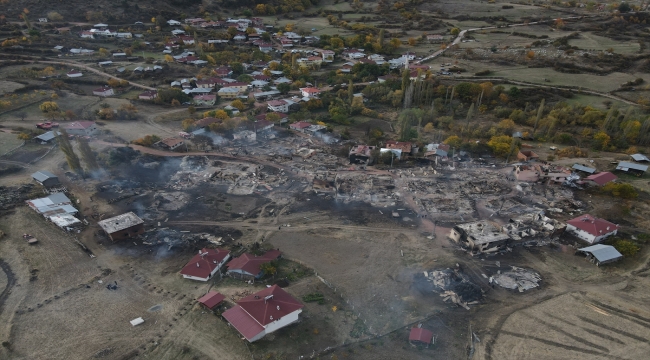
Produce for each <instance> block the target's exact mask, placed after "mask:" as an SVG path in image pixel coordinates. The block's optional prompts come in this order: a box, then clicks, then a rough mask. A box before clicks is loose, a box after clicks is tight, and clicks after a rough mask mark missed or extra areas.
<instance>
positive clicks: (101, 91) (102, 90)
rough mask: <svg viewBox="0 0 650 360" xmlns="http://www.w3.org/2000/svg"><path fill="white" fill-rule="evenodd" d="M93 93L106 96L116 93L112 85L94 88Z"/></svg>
mask: <svg viewBox="0 0 650 360" xmlns="http://www.w3.org/2000/svg"><path fill="white" fill-rule="evenodd" d="M93 95H95V96H104V97H105V96H112V95H115V93H114V92H113V89H111V88H110V87H108V86H102V87H100V88H97V89H95V90H93Z"/></svg>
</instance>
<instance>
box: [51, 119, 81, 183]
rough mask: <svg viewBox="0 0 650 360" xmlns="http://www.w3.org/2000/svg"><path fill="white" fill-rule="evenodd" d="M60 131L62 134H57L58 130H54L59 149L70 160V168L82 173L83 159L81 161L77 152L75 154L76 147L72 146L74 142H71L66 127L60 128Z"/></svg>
mask: <svg viewBox="0 0 650 360" xmlns="http://www.w3.org/2000/svg"><path fill="white" fill-rule="evenodd" d="M59 132H60V133H61V135H57V132H56V131H55V132H54V134H55V135H56V138H57V143H58V144H59V149H61V151H62V152H63V154H64V155H65V159H66V161H67V162H68V166H69V167H70V170H71V171H74V172H76V173H77V174H81V172H82V169H81V161H79V157H78V156H77V154H75V152H74V149H73V148H72V144H70V140H69V138H68V133H67V132H66V131H65V129H60V130H59Z"/></svg>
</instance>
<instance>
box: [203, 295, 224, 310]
mask: <svg viewBox="0 0 650 360" xmlns="http://www.w3.org/2000/svg"><path fill="white" fill-rule="evenodd" d="M225 298H226V297H225V296H223V295H222V294H220V293H218V292H216V291H210V292H208V293H207V294H205V295H203V296H201V297H200V298H199V299H198V300H197V301H198V302H199V303H200V304H202V305H203V306H205V307H206V308H208V310H213V309H214V308H216V307H217V306H219V304H221V302H222V301H223V300H224V299H225Z"/></svg>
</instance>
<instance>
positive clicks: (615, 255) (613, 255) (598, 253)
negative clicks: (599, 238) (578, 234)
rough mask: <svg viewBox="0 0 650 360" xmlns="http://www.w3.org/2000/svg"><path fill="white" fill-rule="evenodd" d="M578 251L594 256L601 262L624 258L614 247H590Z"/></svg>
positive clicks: (599, 245)
mask: <svg viewBox="0 0 650 360" xmlns="http://www.w3.org/2000/svg"><path fill="white" fill-rule="evenodd" d="M578 251H582V252H587V253H590V254H592V255H593V256H594V257H595V258H596V260H598V261H599V262H606V261H613V260H618V259H620V258H622V257H623V255H621V253H620V252H618V251H617V250H616V249H615V248H614V247H613V246H610V245H603V244H597V245H593V246H588V247H586V248H582V249H578Z"/></svg>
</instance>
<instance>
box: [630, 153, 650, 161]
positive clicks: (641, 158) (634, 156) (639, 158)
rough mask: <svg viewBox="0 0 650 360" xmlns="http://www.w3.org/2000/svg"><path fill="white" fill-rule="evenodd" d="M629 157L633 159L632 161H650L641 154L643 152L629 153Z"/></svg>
mask: <svg viewBox="0 0 650 360" xmlns="http://www.w3.org/2000/svg"><path fill="white" fill-rule="evenodd" d="M630 157H632V159H633V160H634V161H638V162H641V161H643V162H650V159H648V157H647V156H645V155H643V154H632V155H630Z"/></svg>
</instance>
